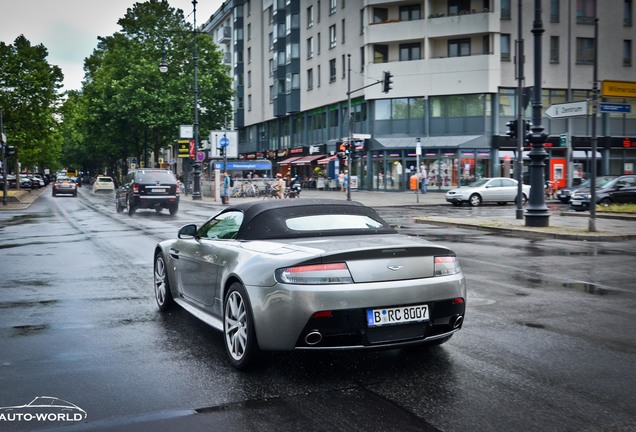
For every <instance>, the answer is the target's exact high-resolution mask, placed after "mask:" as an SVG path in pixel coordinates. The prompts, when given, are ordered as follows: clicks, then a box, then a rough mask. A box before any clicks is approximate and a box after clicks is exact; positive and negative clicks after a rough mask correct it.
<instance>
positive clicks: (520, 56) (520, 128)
mask: <svg viewBox="0 0 636 432" xmlns="http://www.w3.org/2000/svg"><path fill="white" fill-rule="evenodd" d="M522 9H523V0H519V10H518V11H517V30H518V32H517V59H516V60H517V61H516V62H515V69H516V72H517V73H516V75H517V76H516V78H517V160H516V161H515V178H516V179H517V211H516V213H515V214H516V217H517V219H523V188H522V184H523V144H524V142H525V140H526V134H525V127H524V121H523V103H522V99H523V82H524V80H525V76H524V75H523V64H524V62H525V59H524V56H525V53H524V52H523V11H522Z"/></svg>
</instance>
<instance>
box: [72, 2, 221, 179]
mask: <svg viewBox="0 0 636 432" xmlns="http://www.w3.org/2000/svg"><path fill="white" fill-rule="evenodd" d="M118 24H119V25H120V26H121V31H119V32H116V33H114V34H113V35H111V36H107V37H102V38H100V39H99V43H98V46H97V47H96V49H95V50H94V51H93V53H92V55H91V56H90V57H89V58H87V59H86V60H85V62H84V70H85V80H84V82H83V88H82V91H81V92H80V93H78V94H73V95H69V98H68V100H67V102H66V104H65V107H64V123H65V126H64V128H65V132H64V138H65V154H66V155H67V157H71V153H73V154H74V155H75V157H76V158H77V162H78V163H81V164H82V166H83V167H85V169H97V167H98V166H99V167H104V168H109V169H110V170H111V171H113V172H114V171H115V170H116V169H118V168H121V167H123V164H122V162H123V161H125V159H126V158H128V157H135V158H137V159H138V160H139V161H146V162H147V163H148V164H149V165H151V166H154V165H156V163H157V161H156V160H153V161H150V160H148V155H149V154H150V152H154V154H155V158H156V157H157V155H158V153H159V150H160V149H161V148H166V147H167V146H168V145H170V144H172V143H173V142H174V141H175V140H176V139H177V138H178V133H179V126H180V125H184V124H193V123H194V59H195V51H194V39H195V35H196V48H197V49H196V55H197V60H198V62H197V66H198V67H197V70H198V79H197V84H198V89H199V91H198V96H199V97H198V99H199V104H198V105H199V112H200V116H199V137H200V138H201V137H202V138H205V137H206V136H207V131H210V130H212V129H218V128H220V127H222V126H223V125H224V124H225V121H226V119H227V118H229V115H230V111H231V107H230V100H231V95H232V93H231V92H232V87H231V78H230V77H229V75H228V72H229V70H228V69H227V67H225V66H223V62H222V60H221V53H220V52H219V51H218V49H217V47H216V46H215V45H214V43H213V41H212V40H211V38H210V37H209V36H208V35H206V34H202V33H200V32H199V31H197V32H196V33H195V32H194V31H193V28H192V26H191V25H190V24H189V23H187V22H186V21H185V18H184V15H183V11H181V10H180V9H176V10H175V9H174V8H172V7H170V5H169V3H168V2H167V1H166V0H149V1H146V2H144V3H136V4H135V5H134V6H133V7H132V8H129V9H128V11H127V12H126V14H125V16H124V17H123V18H121V19H120V20H119V21H118ZM163 49H165V59H166V62H167V64H168V67H169V70H168V72H167V73H163V74H162V73H161V72H159V69H158V66H159V63H160V61H161V59H162V55H163V54H164V53H163V52H162V51H163ZM124 169H125V168H124Z"/></svg>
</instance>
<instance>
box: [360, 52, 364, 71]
mask: <svg viewBox="0 0 636 432" xmlns="http://www.w3.org/2000/svg"><path fill="white" fill-rule="evenodd" d="M360 72H361V73H362V72H364V47H360Z"/></svg>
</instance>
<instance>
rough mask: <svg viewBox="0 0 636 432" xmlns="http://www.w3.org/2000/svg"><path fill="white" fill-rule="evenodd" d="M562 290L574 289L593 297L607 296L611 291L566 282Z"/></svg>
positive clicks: (589, 285)
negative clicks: (593, 295)
mask: <svg viewBox="0 0 636 432" xmlns="http://www.w3.org/2000/svg"><path fill="white" fill-rule="evenodd" d="M563 288H569V289H574V290H577V291H581V292H584V293H587V294H595V295H607V294H610V293H611V291H610V290H608V289H605V288H600V287H598V286H597V285H596V284H592V283H586V282H566V283H564V284H563Z"/></svg>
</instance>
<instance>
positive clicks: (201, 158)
mask: <svg viewBox="0 0 636 432" xmlns="http://www.w3.org/2000/svg"><path fill="white" fill-rule="evenodd" d="M204 160H205V153H203V152H202V151H200V152H197V162H203V161H204Z"/></svg>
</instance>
